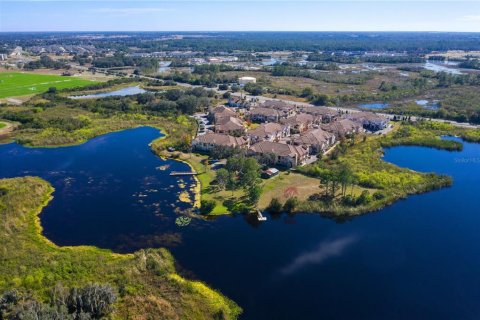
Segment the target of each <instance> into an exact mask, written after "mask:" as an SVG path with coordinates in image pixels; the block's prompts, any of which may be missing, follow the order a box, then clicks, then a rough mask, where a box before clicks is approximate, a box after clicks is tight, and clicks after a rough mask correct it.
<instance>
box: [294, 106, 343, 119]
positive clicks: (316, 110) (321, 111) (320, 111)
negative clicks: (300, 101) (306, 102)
mask: <svg viewBox="0 0 480 320" xmlns="http://www.w3.org/2000/svg"><path fill="white" fill-rule="evenodd" d="M301 110H302V112H305V113H308V114H311V115H314V116H331V117H333V116H336V115H338V112H337V111H335V110H332V109H329V108H325V107H313V106H312V107H308V106H306V107H302V108H301Z"/></svg>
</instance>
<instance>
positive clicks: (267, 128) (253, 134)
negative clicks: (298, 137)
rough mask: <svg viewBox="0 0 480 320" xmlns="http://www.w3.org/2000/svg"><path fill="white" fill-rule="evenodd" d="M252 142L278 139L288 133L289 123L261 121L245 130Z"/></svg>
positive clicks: (286, 135)
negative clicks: (254, 126)
mask: <svg viewBox="0 0 480 320" xmlns="http://www.w3.org/2000/svg"><path fill="white" fill-rule="evenodd" d="M247 135H248V137H249V138H250V141H251V142H252V143H255V142H259V141H279V140H280V139H282V138H285V137H288V136H289V135H290V125H288V124H286V125H285V124H279V123H275V122H271V123H262V124H261V125H260V126H258V127H257V128H255V129H252V130H249V131H248V132H247Z"/></svg>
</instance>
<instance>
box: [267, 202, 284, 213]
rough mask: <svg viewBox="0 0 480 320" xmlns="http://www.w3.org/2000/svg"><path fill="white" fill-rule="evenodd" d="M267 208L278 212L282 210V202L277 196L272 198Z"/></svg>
mask: <svg viewBox="0 0 480 320" xmlns="http://www.w3.org/2000/svg"><path fill="white" fill-rule="evenodd" d="M267 210H268V211H269V212H271V213H280V212H281V211H282V203H281V202H280V200H278V198H272V200H270V204H269V205H268V207H267Z"/></svg>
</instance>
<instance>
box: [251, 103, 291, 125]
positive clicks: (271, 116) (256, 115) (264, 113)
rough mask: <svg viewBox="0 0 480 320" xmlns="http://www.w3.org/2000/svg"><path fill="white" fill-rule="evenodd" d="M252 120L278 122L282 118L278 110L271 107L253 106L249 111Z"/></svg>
mask: <svg viewBox="0 0 480 320" xmlns="http://www.w3.org/2000/svg"><path fill="white" fill-rule="evenodd" d="M249 116H250V120H251V121H252V122H278V121H279V120H280V118H282V117H283V116H282V114H281V113H280V111H278V110H275V109H271V108H262V107H259V108H254V109H252V110H250V112H249Z"/></svg>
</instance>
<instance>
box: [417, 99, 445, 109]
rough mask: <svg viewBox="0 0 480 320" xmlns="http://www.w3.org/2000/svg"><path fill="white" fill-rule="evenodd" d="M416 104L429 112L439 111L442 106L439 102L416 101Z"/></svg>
mask: <svg viewBox="0 0 480 320" xmlns="http://www.w3.org/2000/svg"><path fill="white" fill-rule="evenodd" d="M415 103H416V104H417V105H418V106H421V107H423V108H424V109H427V110H438V109H439V108H440V105H439V103H438V101H430V100H415Z"/></svg>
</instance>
